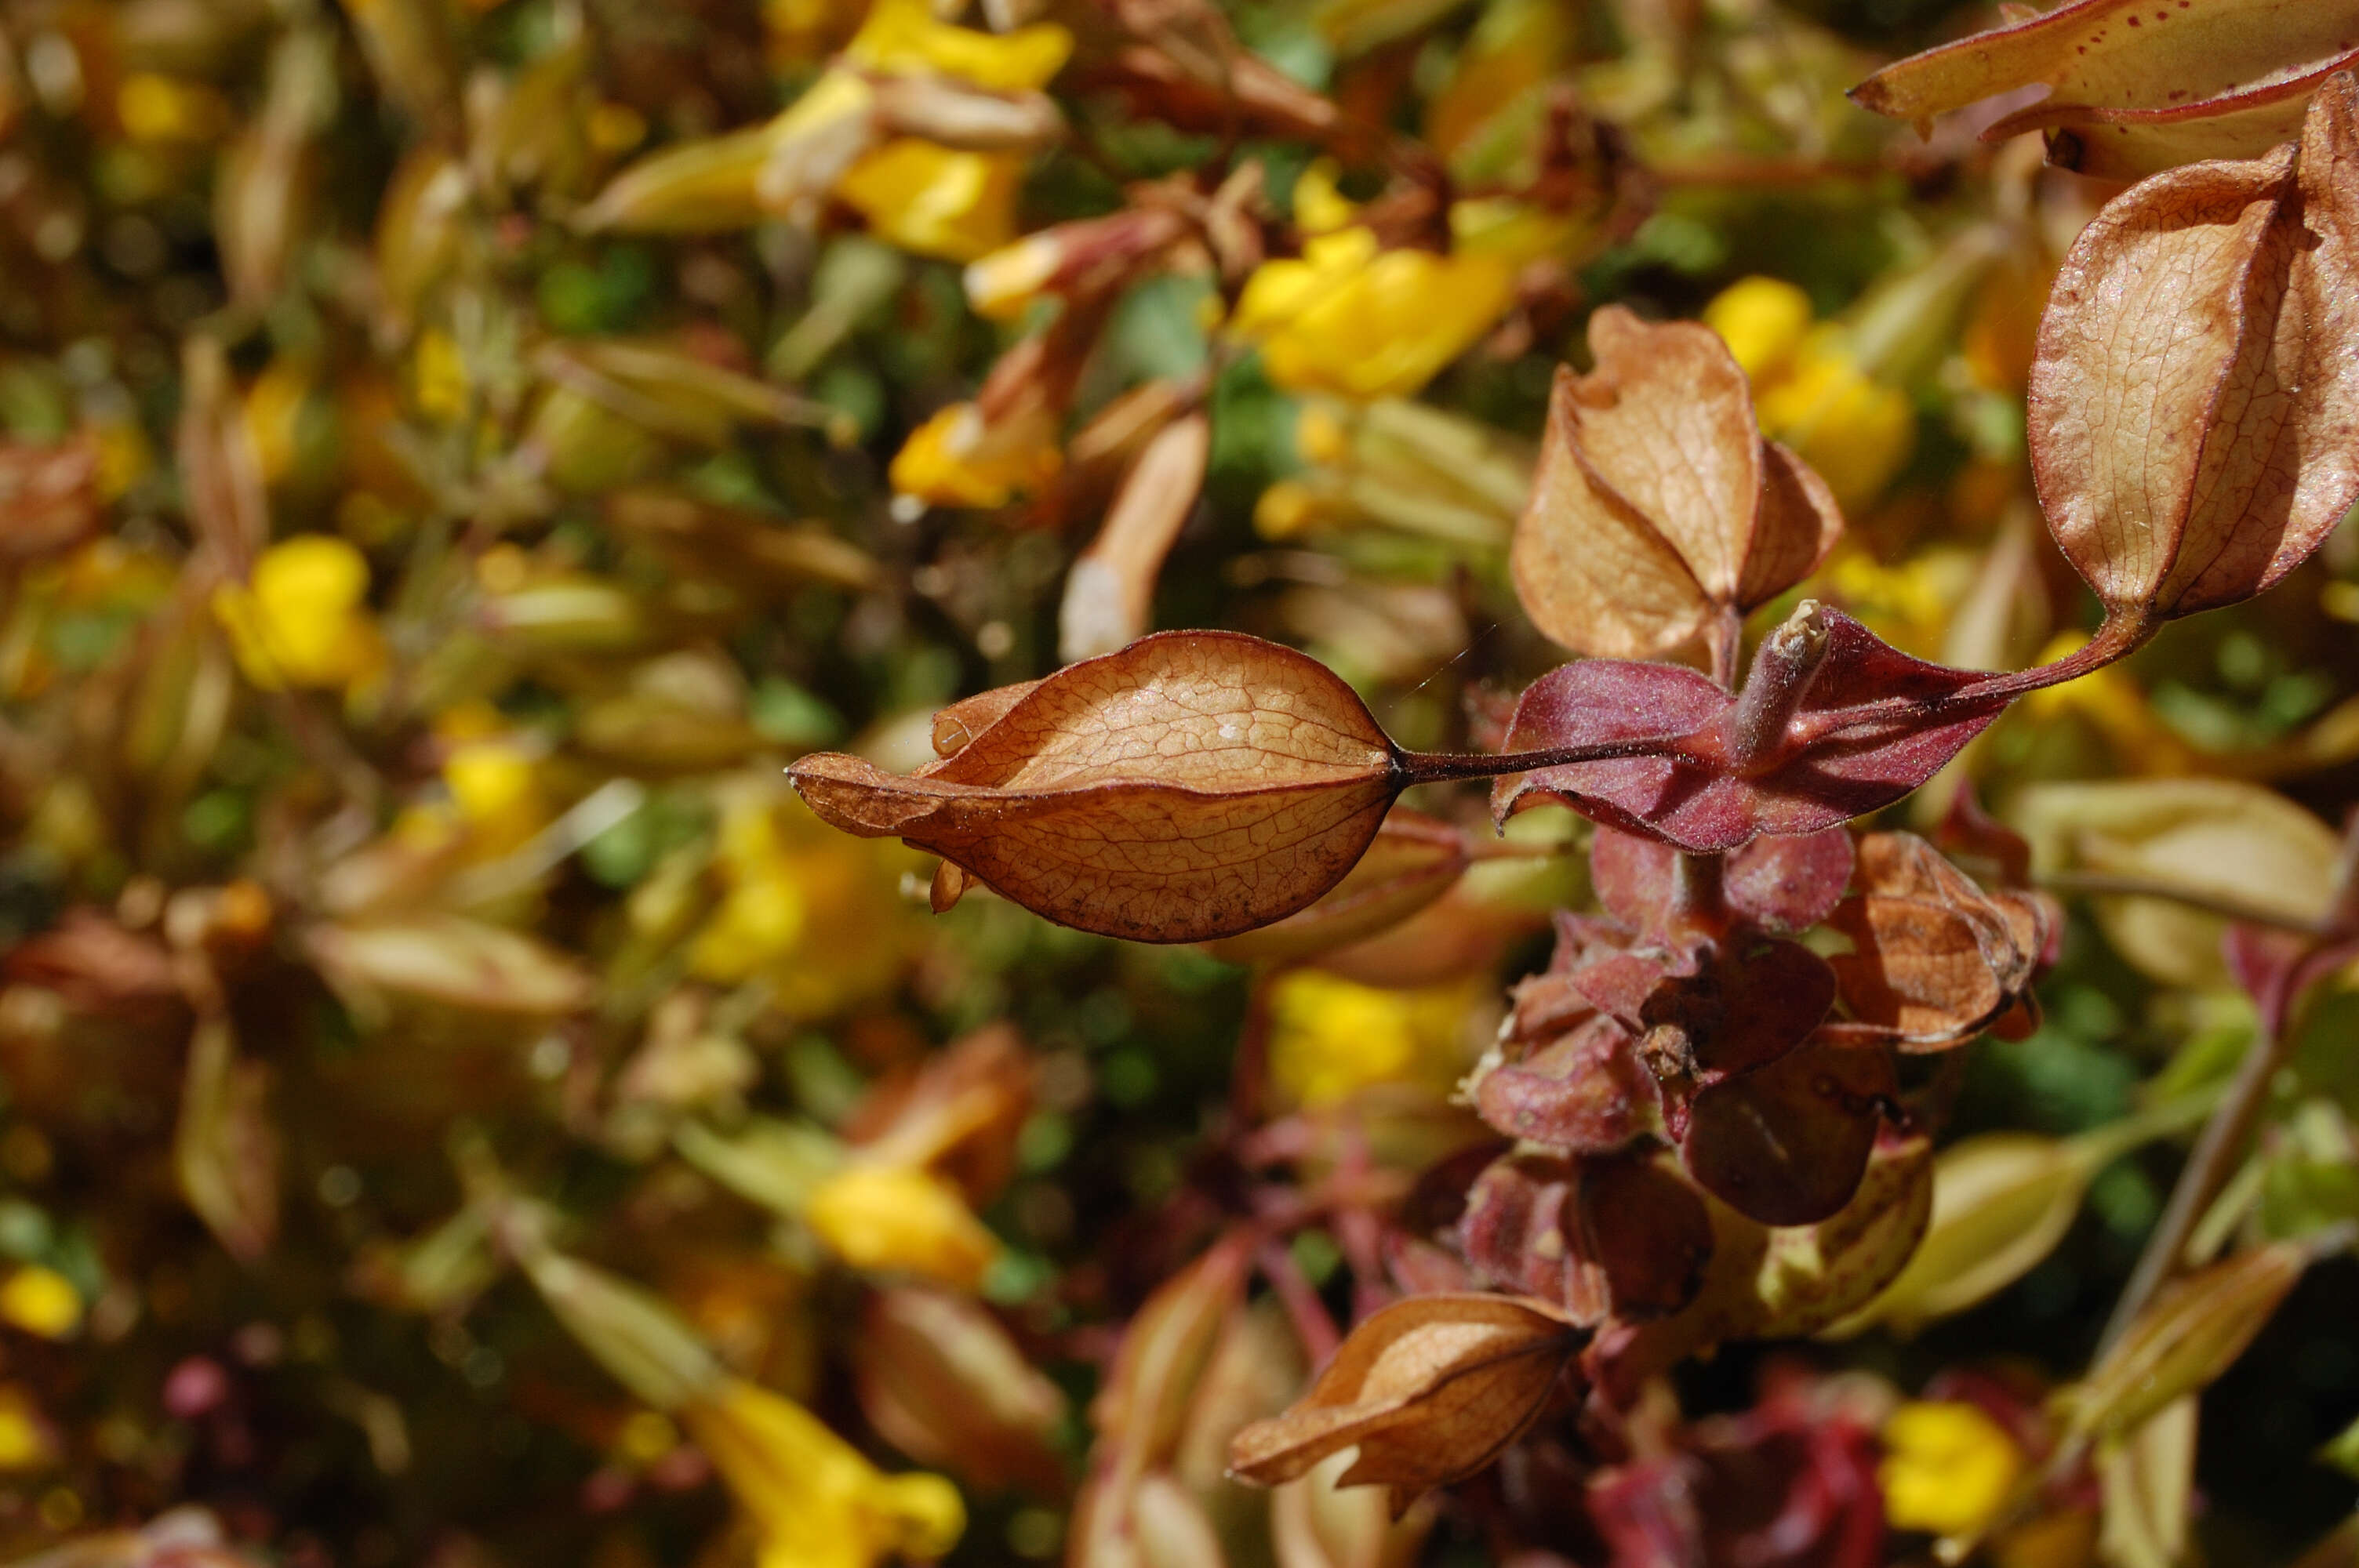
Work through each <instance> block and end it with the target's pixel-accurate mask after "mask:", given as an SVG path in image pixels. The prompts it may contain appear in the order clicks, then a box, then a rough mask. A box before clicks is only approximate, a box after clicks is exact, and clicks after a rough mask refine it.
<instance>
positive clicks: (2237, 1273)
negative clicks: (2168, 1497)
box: [2064, 1241, 2311, 1439]
mask: <svg viewBox="0 0 2359 1568" xmlns="http://www.w3.org/2000/svg"><path fill="white" fill-rule="evenodd" d="M2310 1261H2311V1254H2310V1249H2309V1248H2308V1247H2306V1246H2304V1245H2303V1244H2302V1243H2300V1242H2295V1241H2276V1242H2271V1243H2269V1244H2268V1245H2267V1246H2265V1247H2256V1248H2253V1249H2250V1250H2248V1251H2245V1252H2240V1253H2238V1254H2236V1255H2235V1256H2234V1257H2233V1258H2230V1259H2228V1260H2225V1261H2224V1262H2220V1263H2214V1264H2212V1266H2211V1267H2210V1268H2208V1269H2204V1270H2202V1271H2199V1272H2197V1273H2193V1274H2190V1275H2188V1276H2187V1277H2186V1278H2185V1279H2182V1280H2180V1281H2175V1282H2174V1283H2172V1284H2171V1285H2169V1287H2167V1288H2166V1289H2165V1290H2164V1291H2163V1292H2161V1293H2160V1294H2159V1295H2158V1296H2156V1297H2155V1299H2154V1301H2153V1303H2151V1304H2149V1305H2148V1306H2147V1309H2146V1310H2145V1311H2144V1312H2142V1313H2140V1314H2138V1316H2137V1320H2136V1322H2134V1323H2132V1324H2131V1325H2130V1326H2129V1330H2128V1332H2126V1333H2125V1334H2124V1335H2123V1336H2122V1337H2121V1338H2120V1340H2118V1341H2117V1342H2116V1343H2115V1344H2114V1347H2113V1348H2112V1349H2111V1350H2109V1351H2107V1352H2106V1353H2105V1357H2104V1359H2103V1360H2101V1361H2099V1362H2098V1363H2097V1365H2096V1366H2095V1367H2094V1368H2092V1369H2091V1370H2090V1373H2089V1376H2088V1378H2087V1379H2086V1380H2084V1381H2083V1382H2082V1384H2081V1385H2080V1386H2079V1387H2078V1388H2077V1389H2074V1390H2072V1391H2071V1394H2070V1395H2068V1396H2066V1398H2065V1400H2064V1403H2065V1406H2066V1409H2067V1412H2068V1414H2067V1422H2066V1425H2067V1429H2068V1430H2069V1431H2070V1432H2071V1434H2072V1435H2073V1436H2075V1437H2078V1438H2082V1439H2101V1438H2107V1437H2113V1436H2117V1435H2119V1434H2120V1433H2125V1432H2129V1431H2131V1430H2133V1429H2135V1428H2136V1427H2138V1426H2140V1425H2142V1424H2143V1423H2144V1422H2146V1420H2147V1417H2149V1416H2152V1415H2153V1414H2155V1413H2156V1412H2157V1411H2160V1410H2161V1409H2162V1408H2163V1407H2164V1406H2166V1405H2168V1404H2169V1403H2170V1402H2171V1401H2172V1400H2177V1399H2178V1398H2180V1396H2181V1395H2184V1394H2190V1393H2195V1392H2197V1391H2199V1390H2202V1389H2204V1388H2207V1387H2209V1386H2210V1385H2211V1384H2212V1382H2214V1381H2216V1380H2217V1379H2219V1377H2220V1375H2221V1374H2222V1373H2223V1372H2225V1371H2226V1370H2227V1369H2228V1368H2230V1367H2232V1366H2234V1364H2235V1361H2236V1358H2237V1357H2240V1356H2242V1355H2243V1354H2244V1353H2245V1349H2246V1347H2247V1346H2250V1345H2251V1344H2252V1343H2253V1340H2254V1337H2255V1336H2257V1335H2258V1334H2259V1333H2260V1332H2261V1330H2262V1328H2264V1327H2265V1326H2267V1323H2268V1321H2269V1316H2270V1314H2272V1313H2274V1312H2276V1311H2277V1303H2280V1302H2282V1301H2284V1300H2285V1298H2286V1296H2287V1294H2288V1292H2291V1291H2292V1289H2293V1287H2294V1286H2295V1284H2296V1283H2297V1282H2299V1281H2300V1279H2301V1276H2302V1273H2303V1271H2305V1270H2307V1269H2308V1268H2309V1267H2310Z"/></svg>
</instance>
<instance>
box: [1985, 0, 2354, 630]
mask: <svg viewBox="0 0 2359 1568" xmlns="http://www.w3.org/2000/svg"><path fill="white" fill-rule="evenodd" d="M2323 8H2325V7H2323V6H2321V9H2323ZM2029 407H2030V443H2031V461H2032V469H2033V472H2034V475H2035V476H2036V478H2037V479H2038V487H2039V499H2040V504H2041V505H2042V506H2043V507H2044V508H2045V509H2046V510H2047V513H2048V517H2049V526H2050V528H2051V529H2052V530H2053V531H2054V533H2055V535H2056V541H2057V543H2058V544H2059V545H2060V546H2062V548H2063V550H2064V553H2065V555H2066V556H2068V557H2071V562H2072V565H2073V566H2074V568H2077V569H2078V570H2079V571H2080V573H2081V575H2082V577H2083V578H2086V579H2088V581H2089V586H2090V587H2092V588H2093V589H2095V590H2096V592H2097V597H2098V598H2099V599H2101V600H2104V605H2105V609H2106V612H2107V614H2108V615H2109V616H2111V617H2112V618H2113V619H2114V622H2115V625H2116V628H2117V630H2118V632H2119V633H2120V634H2122V635H2134V634H2137V633H2143V632H2144V631H2145V630H2146V629H2147V628H2150V627H2151V626H2152V625H2153V624H2154V623H2155V622H2162V621H2169V620H2172V619H2174V618H2176V617H2179V616H2182V615H2189V614H2192V613H2193V612H2195V611H2200V610H2211V609H2216V608H2218V607H2219V606H2221V605H2225V604H2234V603H2235V602H2237V601H2238V600H2245V599H2249V598H2251V597H2252V596H2253V595H2255V594H2256V593H2259V592H2261V591H2263V590H2264V589H2267V588H2268V587H2270V586H2271V585H2272V584H2274V583H2276V582H2277V580H2278V579H2281V578H2283V577H2284V576H2285V574H2286V573H2288V572H2289V571H2291V570H2292V569H2293V568H2295V567H2297V566H2299V565H2300V564H2301V562H2302V561H2303V560H2304V559H2306V558H2307V557H2309V556H2310V552H2311V551H2313V550H2315V549H2316V548H2317V547H2318V546H2319V545H2320V544H2321V542H2322V541H2323V540H2324V539H2325V537H2326V535H2327V534H2328V533H2329V532H2330V531H2331V530H2332V528H2333V526H2334V525H2335V524H2337V523H2339V522H2340V521H2342V518H2343V514H2344V513H2345V512H2347V511H2348V510H2350V508H2351V505H2352V503H2353V502H2354V500H2359V82H2354V79H2353V78H2352V77H2351V76H2350V75H2349V74H2348V73H2347V72H2346V73H2344V74H2342V75H2338V76H2335V77H2333V78H2332V79H2331V80H2329V81H2327V82H2326V83H2325V85H2324V86H2323V87H2321V89H2320V90H2319V92H2318V96H2317V99H2316V101H2315V102H2314V103H2312V104H2311V105H2310V112H2309V116H2308V119H2307V121H2306V122H2305V124H2304V127H2303V131H2302V139H2301V142H2300V145H2299V148H2296V147H2293V146H2285V147H2280V148H2278V149H2277V151H2276V152H2274V153H2271V154H2269V155H2268V156H2267V157H2261V158H2256V159H2255V160H2253V161H2251V162H2248V163H2205V164H2194V165H2190V166H2189V167H2187V168H2180V169H2173V170H2171V171H2169V172H2168V173H2165V174H2160V175H2157V176H2155V177H2154V178H2151V179H2148V180H2146V181H2144V182H2142V183H2140V184H2138V185H2136V186H2135V187H2133V188H2132V189H2129V190H2128V191H2126V192H2125V193H2124V194H2123V195H2121V196H2119V197H2117V198H2115V199H2114V200H2113V201H2112V202H2111V203H2110V204H2109V205H2108V206H2107V207H2106V208H2105V210H2104V211H2103V212H2101V213H2099V214H2098V215H2097V217H2096V219H2095V220H2094V221H2093V222H2091V223H2090V225H2089V226H2088V228H2087V229H2085V230H2084V231H2082V235H2081V237H2080V239H2079V240H2078V241H2077V242H2075V243H2074V244H2073V246H2072V251H2071V254H2070V255H2069V256H2067V257H2066V258H2065V261H2064V265H2063V268H2062V270H2061V271H2060V272H2059V273H2058V274H2057V276H2056V283H2055V287H2054V290H2053V292H2052V293H2051V294H2050V296H2049V304H2048V311H2047V314H2046V316H2045V317H2044V318H2043V319H2042V320H2041V323H2040V332H2039V355H2038V362H2037V363H2036V364H2034V366H2033V367H2032V375H2031V390H2030V405H2029Z"/></svg>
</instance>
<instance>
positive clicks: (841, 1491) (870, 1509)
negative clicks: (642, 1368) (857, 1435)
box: [680, 1379, 966, 1568]
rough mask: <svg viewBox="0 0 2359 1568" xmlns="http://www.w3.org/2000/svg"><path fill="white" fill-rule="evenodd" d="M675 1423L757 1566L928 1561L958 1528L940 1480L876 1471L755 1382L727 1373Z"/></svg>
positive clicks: (854, 1567) (821, 1567)
mask: <svg viewBox="0 0 2359 1568" xmlns="http://www.w3.org/2000/svg"><path fill="white" fill-rule="evenodd" d="M680 1421H681V1423H682V1424H683V1425H684V1426H686V1427H687V1429H688V1432H689V1435H690V1436H691V1437H693V1438H694V1439H695V1440H696V1443H697V1445H698V1446H699V1447H701V1448H702V1449H703V1450H704V1452H705V1454H707V1455H708V1456H709V1457H710V1458H711V1459H712V1464H713V1467H714V1468H715V1469H717V1470H719V1471H720V1472H721V1477H722V1479H723V1481H725V1482H727V1483H728V1486H729V1489H730V1491H731V1492H733V1493H734V1494H735V1496H736V1498H737V1501H738V1505H739V1506H740V1507H742V1508H743V1509H745V1512H746V1514H747V1515H748V1516H749V1517H750V1518H751V1519H752V1520H753V1523H754V1527H755V1530H756V1533H757V1535H758V1537H759V1541H760V1563H761V1568H870V1565H871V1564H873V1563H876V1562H877V1561H878V1560H879V1559H881V1558H884V1557H886V1556H887V1555H890V1554H898V1555H902V1556H908V1557H917V1558H934V1557H939V1556H940V1555H941V1554H942V1553H944V1552H948V1551H949V1550H950V1549H951V1547H952V1546H954V1545H956V1544H957V1543H958V1538H959V1536H960V1534H961V1533H962V1531H963V1530H965V1529H966V1506H965V1504H964V1503H963V1502H962V1501H961V1499H960V1498H959V1494H958V1488H957V1487H953V1486H952V1485H951V1483H950V1482H948V1481H946V1480H944V1479H943V1478H942V1477H941V1476H930V1475H926V1474H923V1473H919V1474H914V1475H903V1476H887V1475H886V1474H885V1473H884V1472H882V1471H880V1470H878V1469H877V1468H876V1467H875V1465H871V1464H870V1463H869V1462H868V1461H867V1460H866V1459H865V1458H863V1457H862V1456H861V1454H860V1453H859V1452H858V1451H857V1450H856V1449H854V1448H853V1447H852V1445H851V1444H847V1443H845V1442H844V1441H843V1439H842V1438H840V1437H838V1436H836V1434H835V1433H832V1432H831V1431H829V1430H828V1429H827V1427H826V1425H825V1424H824V1423H822V1422H821V1421H820V1419H819V1418H818V1417H817V1416H814V1415H812V1414H811V1413H810V1411H807V1410H805V1409H804V1408H803V1407H802V1406H800V1405H799V1404H797V1403H795V1402H794V1401H793V1400H789V1399H788V1398H786V1397H785V1396H784V1395H781V1394H775V1393H772V1392H771V1391H770V1390H767V1389H764V1388H761V1387H759V1386H758V1385H756V1384H753V1383H748V1382H744V1381H741V1380H739V1379H729V1380H727V1381H725V1382H723V1384H722V1385H721V1387H720V1388H719V1390H716V1391H715V1392H714V1393H712V1394H711V1395H709V1396H706V1397H704V1398H701V1399H698V1400H693V1401H691V1402H690V1404H689V1405H687V1406H686V1407H685V1408H684V1409H683V1410H682V1411H680Z"/></svg>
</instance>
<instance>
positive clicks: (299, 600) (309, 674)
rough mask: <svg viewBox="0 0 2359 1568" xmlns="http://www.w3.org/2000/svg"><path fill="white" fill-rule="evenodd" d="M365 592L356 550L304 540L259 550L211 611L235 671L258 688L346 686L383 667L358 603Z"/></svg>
mask: <svg viewBox="0 0 2359 1568" xmlns="http://www.w3.org/2000/svg"><path fill="white" fill-rule="evenodd" d="M367 593H368V562H367V560H366V559H365V558H364V557H362V555H361V553H360V551H358V550H357V549H354V548H353V546H351V545H350V544H348V543H347V542H345V541H344V540H342V539H340V538H336V537H334V536H333V535H325V534H304V535H299V536H297V537H295V538H292V539H288V540H285V541H283V542H281V543H279V544H276V545H273V546H270V548H268V549H266V550H265V551H264V552H263V553H262V558H261V559H260V560H258V561H256V562H255V566H254V577H253V580H252V581H251V582H250V583H248V584H245V585H243V586H241V585H238V584H228V585H224V586H223V587H222V588H221V589H217V590H215V592H214V595H213V613H214V614H215V615H216V616H217V617H219V618H220V620H221V622H222V625H223V627H224V628H225V629H226V630H227V631H228V633H229V637H230V648H231V651H232V652H233V653H234V654H236V656H237V663H238V667H239V668H240V669H242V670H244V671H245V676H246V678H247V679H248V680H250V681H252V682H253V683H254V684H255V685H256V686H258V687H263V688H264V689H265V690H267V691H279V690H283V689H285V688H287V687H320V688H330V687H349V686H352V685H353V684H355V683H357V682H360V681H362V680H364V679H366V678H367V677H368V676H373V675H375V673H376V671H377V670H378V669H379V668H380V667H381V666H382V665H383V664H384V661H385V645H384V643H383V641H382V640H381V639H380V638H379V636H378V635H377V629H376V623H375V622H374V621H373V620H371V619H370V617H369V612H368V610H367V608H366V607H365V606H364V603H363V602H362V601H363V600H364V599H365V597H366V596H367Z"/></svg>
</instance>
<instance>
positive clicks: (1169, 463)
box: [1057, 413, 1212, 663]
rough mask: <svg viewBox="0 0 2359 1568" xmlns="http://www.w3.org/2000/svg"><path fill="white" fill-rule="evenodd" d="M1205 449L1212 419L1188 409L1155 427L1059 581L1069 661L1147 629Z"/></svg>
mask: <svg viewBox="0 0 2359 1568" xmlns="http://www.w3.org/2000/svg"><path fill="white" fill-rule="evenodd" d="M1211 456H1212V421H1211V420H1210V419H1209V418H1207V417H1206V416H1204V415H1203V414H1201V413H1195V414H1190V415H1188V416H1185V417H1184V418H1180V419H1176V420H1174V421H1173V422H1172V423H1171V424H1169V425H1168V426H1166V427H1164V428H1163V429H1162V430H1160V431H1158V433H1157V434H1156V436H1155V438H1154V439H1153V440H1151V441H1149V442H1148V443H1147V449H1146V450H1145V451H1143V452H1141V453H1139V455H1138V460H1137V461H1136V462H1135V463H1133V464H1132V465H1131V467H1130V472H1129V473H1128V474H1127V475H1125V477H1124V479H1123V482H1122V489H1121V490H1120V492H1117V493H1116V494H1115V496H1114V505H1113V507H1112V508H1111V509H1109V510H1108V511H1107V513H1106V520H1105V525H1104V526H1103V527H1102V528H1100V529H1099V530H1098V536H1097V537H1096V538H1095V539H1093V540H1092V541H1091V542H1090V547H1089V548H1088V549H1086V550H1084V551H1082V555H1081V557H1080V558H1079V559H1078V560H1076V561H1074V562H1073V569H1072V572H1071V575H1070V576H1068V577H1067V578H1066V579H1065V598H1064V602H1063V603H1062V605H1061V606H1060V608H1059V610H1058V612H1057V649H1058V653H1059V655H1060V657H1062V658H1064V659H1065V660H1066V661H1067V662H1068V663H1070V662H1071V661H1073V660H1075V659H1086V658H1091V657H1093V656H1095V655H1096V654H1110V653H1113V652H1114V650H1115V649H1117V648H1119V647H1121V646H1122V645H1123V644H1124V643H1128V642H1129V641H1131V640H1132V639H1133V638H1135V637H1137V636H1138V635H1139V634H1141V633H1144V632H1145V631H1146V630H1147V622H1148V620H1149V619H1150V617H1151V615H1152V613H1153V611H1154V608H1155V582H1156V579H1157V578H1158V576H1159V575H1161V573H1162V570H1163V557H1165V556H1167V555H1169V554H1170V552H1171V544H1172V541H1173V540H1175V539H1177V538H1179V536H1180V527H1181V525H1182V524H1185V523H1186V522H1187V521H1188V517H1189V514H1190V513H1192V512H1193V511H1194V510H1195V509H1196V497H1197V495H1198V494H1199V493H1200V492H1201V491H1202V490H1203V487H1204V464H1205V461H1206V460H1207V459H1209V458H1210V457H1211Z"/></svg>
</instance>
